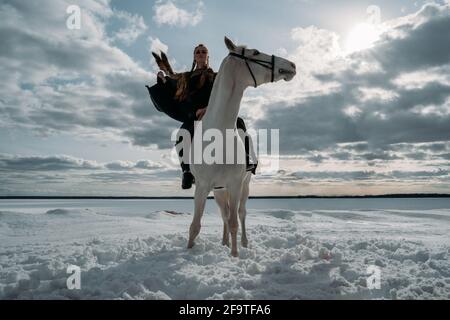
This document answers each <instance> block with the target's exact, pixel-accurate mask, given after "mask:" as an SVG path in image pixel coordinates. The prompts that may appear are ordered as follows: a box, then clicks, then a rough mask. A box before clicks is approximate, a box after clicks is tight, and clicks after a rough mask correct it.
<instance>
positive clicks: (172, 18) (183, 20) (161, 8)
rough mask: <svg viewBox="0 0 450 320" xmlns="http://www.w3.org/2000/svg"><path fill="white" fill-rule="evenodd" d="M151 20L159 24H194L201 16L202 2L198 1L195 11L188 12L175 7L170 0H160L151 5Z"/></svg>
mask: <svg viewBox="0 0 450 320" xmlns="http://www.w3.org/2000/svg"><path fill="white" fill-rule="evenodd" d="M153 9H154V11H155V15H154V16H153V20H154V21H155V22H156V23H157V24H158V25H159V26H161V25H164V24H167V25H170V26H176V27H186V26H195V25H197V24H198V23H199V22H200V21H201V20H202V18H203V2H201V1H200V2H198V3H197V7H196V9H195V12H189V11H187V10H185V9H181V8H179V7H177V6H176V5H175V4H174V3H173V2H172V1H167V2H164V3H162V2H160V3H157V4H155V6H154V7H153Z"/></svg>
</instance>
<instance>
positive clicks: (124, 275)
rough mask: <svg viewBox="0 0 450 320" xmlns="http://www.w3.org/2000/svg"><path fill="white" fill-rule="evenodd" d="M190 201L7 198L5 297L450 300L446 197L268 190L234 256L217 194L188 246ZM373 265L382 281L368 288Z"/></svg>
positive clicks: (3, 205)
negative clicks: (291, 197)
mask: <svg viewBox="0 0 450 320" xmlns="http://www.w3.org/2000/svg"><path fill="white" fill-rule="evenodd" d="M431 200H432V199H431ZM183 201H184V204H186V203H189V208H188V209H186V210H184V211H183V210H177V213H175V212H167V211H164V210H162V209H161V207H162V206H164V205H161V203H159V204H158V203H157V202H154V204H155V205H154V207H153V208H152V207H151V206H148V202H147V205H145V207H143V204H142V203H140V204H139V202H137V201H135V202H133V201H130V202H128V204H125V205H123V203H122V205H121V206H120V210H119V209H117V208H116V209H114V203H111V208H109V209H105V208H101V207H99V206H96V205H94V203H92V202H85V203H83V201H82V200H78V205H77V206H70V205H64V202H57V201H53V202H52V200H47V201H46V204H45V205H44V206H42V203H41V205H39V206H38V205H35V204H33V202H32V201H29V202H28V204H27V203H26V201H22V203H23V205H22V206H18V205H10V202H9V203H8V201H0V298H1V299H450V252H449V248H450V241H449V240H450V206H445V207H442V208H440V207H439V205H438V206H436V208H433V209H422V208H420V209H418V210H414V209H411V208H409V209H404V208H402V209H395V208H383V209H373V208H372V209H370V208H369V209H368V208H360V209H355V208H353V209H345V208H344V209H342V208H339V209H330V208H326V209H320V208H319V207H320V206H318V208H319V209H313V208H311V206H309V207H308V208H307V210H305V209H301V208H302V206H301V205H298V209H293V208H291V209H280V208H278V207H277V205H276V202H274V201H273V202H271V200H266V202H265V203H266V204H265V205H264V206H263V207H265V209H261V208H258V207H261V205H260V206H258V205H254V206H250V209H249V210H248V216H247V232H248V237H249V248H248V249H245V248H240V253H239V258H233V257H231V256H230V250H229V249H228V248H227V247H224V246H222V245H221V239H222V220H221V218H220V216H219V214H218V213H217V209H216V208H214V204H213V203H212V202H211V201H209V202H210V204H209V205H208V207H207V211H206V213H205V215H204V218H203V222H202V230H201V233H200V236H199V238H198V239H197V241H196V245H195V247H194V248H193V249H191V250H187V249H186V244H187V235H188V228H189V224H190V222H191V219H192V213H190V212H191V211H192V209H191V207H192V205H191V203H190V202H189V201H186V200H183ZM378 201H379V203H380V204H381V203H382V202H383V201H384V200H383V199H379V200H378ZM386 201H388V200H386ZM405 201H409V200H405ZM427 201H430V199H427ZM436 201H438V200H436ZM16 203H17V202H16ZM271 203H272V204H274V205H273V206H270V204H271ZM445 203H446V204H448V201H447V202H445ZM252 207H253V208H252ZM291 207H292V205H291ZM380 207H382V206H380ZM155 208H156V210H155ZM133 210H134V211H133ZM167 210H168V211H170V210H172V208H167ZM121 212H122V213H121ZM124 212H125V213H126V214H123V213H124ZM68 265H77V266H79V267H80V268H81V289H80V290H76V289H75V290H69V289H67V285H66V280H67V278H68V277H69V276H70V275H69V274H67V272H66V271H67V267H68ZM370 266H376V268H379V269H378V270H380V272H381V274H380V276H381V288H380V289H369V288H368V287H367V278H368V277H369V275H368V274H367V271H368V267H370Z"/></svg>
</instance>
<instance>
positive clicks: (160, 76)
mask: <svg viewBox="0 0 450 320" xmlns="http://www.w3.org/2000/svg"><path fill="white" fill-rule="evenodd" d="M157 76H158V78H160V79H161V81H162V82H163V83H166V81H167V80H166V78H165V77H164V73H163V72H162V71H159V72H158V74H157Z"/></svg>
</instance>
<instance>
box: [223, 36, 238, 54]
mask: <svg viewBox="0 0 450 320" xmlns="http://www.w3.org/2000/svg"><path fill="white" fill-rule="evenodd" d="M225 45H226V46H227V48H228V50H230V51H234V50H235V49H236V46H235V44H234V43H233V41H231V40H230V39H228V38H227V36H225Z"/></svg>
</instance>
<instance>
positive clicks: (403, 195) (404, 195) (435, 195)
mask: <svg viewBox="0 0 450 320" xmlns="http://www.w3.org/2000/svg"><path fill="white" fill-rule="evenodd" d="M213 198H214V196H208V199H213ZM248 198H249V199H352V198H353V199H358V198H450V194H448V193H398V194H380V195H329V196H324V195H296V196H249V197H248ZM8 199H80V200H82V199H86V200H89V199H111V200H115V199H135V200H139V199H142V200H145V199H148V200H153V199H154V200H157V199H172V200H173V199H178V200H185V199H194V196H0V200H8Z"/></svg>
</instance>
